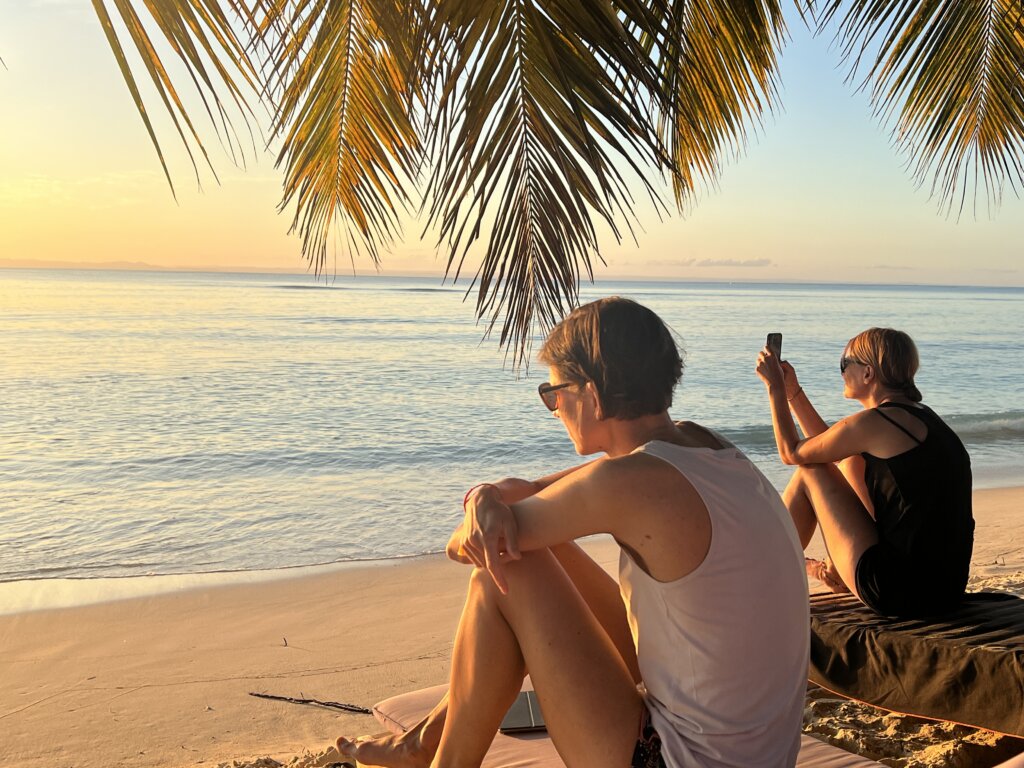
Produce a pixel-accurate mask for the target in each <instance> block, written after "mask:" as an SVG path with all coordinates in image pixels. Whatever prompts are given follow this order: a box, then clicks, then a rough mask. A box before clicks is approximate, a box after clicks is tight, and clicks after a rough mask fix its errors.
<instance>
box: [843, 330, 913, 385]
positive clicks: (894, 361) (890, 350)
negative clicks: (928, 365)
mask: <svg viewBox="0 0 1024 768" xmlns="http://www.w3.org/2000/svg"><path fill="white" fill-rule="evenodd" d="M847 349H848V350H849V356H850V357H852V358H853V359H855V360H857V361H858V362H861V363H863V364H864V365H870V366H871V367H872V368H874V370H875V375H876V376H878V380H879V382H880V383H881V385H882V386H883V387H886V388H887V389H891V390H895V391H896V392H899V393H901V394H902V395H903V396H904V397H906V398H907V399H908V400H911V401H912V402H915V403H919V402H921V390H919V389H918V388H917V385H915V384H914V375H915V374H916V373H917V369H918V367H919V366H920V364H921V360H920V358H919V356H918V354H917V345H916V344H914V340H913V339H912V338H910V336H909V335H908V334H906V333H904V332H903V331H897V330H896V329H894V328H868V329H867V330H866V331H861V332H860V333H858V334H857V335H856V336H854V337H853V338H852V339H850V343H849V344H848V345H847Z"/></svg>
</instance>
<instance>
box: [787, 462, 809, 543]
mask: <svg viewBox="0 0 1024 768" xmlns="http://www.w3.org/2000/svg"><path fill="white" fill-rule="evenodd" d="M782 501H783V503H784V504H785V505H786V509H788V510H789V515H790V517H792V518H793V525H794V526H795V527H796V533H797V535H798V536H799V537H800V547H801V548H803V549H807V545H808V544H810V543H811V538H813V536H814V531H815V529H817V527H818V518H816V517H815V516H814V507H812V506H811V500H810V499H809V498H808V496H807V492H806V490H805V489H804V483H803V478H802V477H801V474H800V467H797V470H796V472H794V473H793V476H792V477H791V478H789V482H788V483H787V484H786V490H784V491H783V492H782Z"/></svg>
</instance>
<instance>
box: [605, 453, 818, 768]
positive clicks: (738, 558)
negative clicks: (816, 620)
mask: <svg viewBox="0 0 1024 768" xmlns="http://www.w3.org/2000/svg"><path fill="white" fill-rule="evenodd" d="M641 451H642V452H644V453H647V454H650V455H651V456H656V457H658V458H659V459H663V460H664V461H666V462H668V463H669V464H671V465H672V466H674V467H676V469H678V470H679V471H680V472H681V473H682V474H683V475H684V476H685V477H686V479H687V480H689V481H690V483H692V484H693V487H694V488H696V490H697V492H698V493H699V494H700V497H701V498H702V499H703V501H704V504H705V506H706V507H707V510H708V515H709V516H710V518H711V547H710V549H709V550H708V553H707V556H706V557H705V558H704V562H702V563H701V564H700V565H699V566H698V567H697V568H696V570H694V571H693V572H691V573H689V574H687V575H686V576H684V577H683V578H681V579H677V580H676V581H672V582H659V581H656V580H655V579H653V578H652V577H651V576H649V575H648V574H647V573H646V572H645V571H644V570H643V569H642V568H641V567H640V566H639V565H637V564H636V563H635V562H634V561H633V559H632V558H631V557H630V556H629V555H628V554H627V553H626V551H625V550H623V552H622V554H621V556H620V559H619V584H620V588H621V590H622V597H623V599H624V600H625V602H626V607H627V609H628V612H629V623H630V628H631V629H632V632H633V643H634V644H635V645H636V652H637V658H638V661H639V664H640V675H641V677H642V679H643V685H642V690H643V693H644V696H645V699H646V703H647V707H648V709H649V710H650V712H651V722H652V724H653V725H654V727H655V728H656V729H657V731H658V735H659V736H660V737H661V742H662V756H663V757H664V760H665V764H666V765H667V766H668V768H698V767H699V768H724V767H725V766H730V768H786V767H791V766H794V765H795V764H796V757H797V752H798V751H799V748H800V726H801V719H802V716H803V707H804V697H805V694H806V690H807V663H808V651H809V644H810V620H809V614H808V598H807V576H806V572H805V568H804V555H803V550H802V549H801V547H800V541H799V539H798V538H797V533H796V529H795V528H794V527H793V523H792V519H791V518H790V515H789V512H788V511H787V509H786V507H785V505H784V504H783V502H782V499H781V498H779V494H778V493H777V492H776V491H775V489H774V488H772V486H771V484H770V483H769V482H768V480H767V479H766V478H765V477H764V475H762V474H761V472H760V471H759V470H758V469H757V468H756V467H755V466H754V465H753V464H752V463H751V462H750V460H749V459H748V458H747V457H746V456H744V455H743V453H742V452H741V451H740V450H738V449H736V448H733V447H728V448H723V449H720V450H716V449H712V448H689V447H684V446H679V445H674V444H672V443H665V442H660V441H658V442H652V443H647V444H646V445H643V446H641V447H640V448H638V449H637V450H636V451H634V452H641Z"/></svg>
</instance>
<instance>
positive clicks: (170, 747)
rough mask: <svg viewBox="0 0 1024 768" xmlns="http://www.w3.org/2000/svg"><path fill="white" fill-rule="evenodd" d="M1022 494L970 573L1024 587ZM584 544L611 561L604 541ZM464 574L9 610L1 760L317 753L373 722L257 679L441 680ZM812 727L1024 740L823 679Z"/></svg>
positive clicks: (213, 761) (255, 766) (880, 740)
mask: <svg viewBox="0 0 1024 768" xmlns="http://www.w3.org/2000/svg"><path fill="white" fill-rule="evenodd" d="M1022 508H1024V488H1010V489H994V490H983V491H979V492H977V493H976V494H975V517H976V519H977V523H978V527H977V533H976V545H975V556H974V563H973V569H972V572H973V576H972V587H984V588H1001V589H1004V590H1007V591H1013V592H1015V593H1016V594H1020V595H1022V596H1024V518H1022V516H1021V514H1020V511H1021V509H1022ZM586 546H587V548H588V549H589V550H590V551H591V553H592V554H593V555H594V556H595V557H596V558H597V559H598V561H599V562H601V564H602V565H604V566H605V567H606V568H609V569H613V568H614V567H615V564H616V562H617V550H616V548H615V546H614V544H613V543H612V542H610V541H606V540H599V541H591V542H588V543H587V545H586ZM819 547H820V545H819ZM811 554H820V550H819V551H818V552H817V553H815V552H813V551H812V552H811ZM466 575H467V572H466V569H465V568H464V567H462V566H458V565H455V564H452V563H449V562H447V561H446V560H444V559H443V558H442V557H440V556H432V557H423V558H416V559H412V560H406V561H389V562H385V563H381V564H374V565H367V566H360V567H353V568H346V569H343V570H338V571H335V572H330V573H322V574H317V575H313V576H303V577H301V578H281V579H277V580H274V581H269V582H264V583H257V584H242V585H227V586H218V587H213V588H203V589H191V590H188V591H182V592H180V593H175V594H165V595H160V596H156V597H148V598H147V597H143V598H133V599H130V600H122V601H118V602H111V603H104V604H99V605H90V606H83V607H77V608H64V609H57V610H46V611H35V612H29V613H19V614H13V615H9V616H0V680H2V681H3V682H2V685H0V734H2V737H0V766H4V768H29V767H31V768H39V767H40V766H55V767H56V766H61V767H62V768H65V767H69V766H74V767H75V768H91V767H92V766H96V768H99V767H100V766H103V767H104V768H107V767H110V768H113V767H116V766H153V767H154V768H156V767H161V768H162V767H164V766H167V767H171V766H219V765H227V766H246V767H247V768H268V767H269V766H274V765H277V764H278V763H281V764H286V765H287V764H291V765H292V766H293V768H298V767H299V766H301V767H302V768H309V767H310V766H314V765H317V764H318V763H319V764H323V763H324V762H325V758H326V755H325V753H324V750H325V748H326V747H327V745H328V744H330V743H331V742H332V741H333V739H334V738H335V737H336V736H338V735H340V734H346V735H349V736H358V735H361V734H364V733H368V732H375V731H378V730H379V727H378V726H377V724H376V722H375V721H374V720H373V719H372V718H371V717H369V716H367V715H360V714H345V713H341V714H339V713H338V712H336V711H333V710H328V709H323V708H318V707H312V706H302V705H296V704H291V703H284V702H276V701H267V700H262V699H257V698H254V697H252V696H249V695H248V694H249V693H250V692H260V693H269V694H275V695H281V696H291V697H298V698H314V699H319V700H322V701H335V702H347V703H352V704H358V705H361V706H367V707H368V706H371V705H372V704H373V703H374V702H376V701H378V700H381V699H384V698H386V697H388V696H391V695H394V694H396V693H399V692H403V691H410V690H413V689H416V688H421V687H424V686H429V685H435V684H438V683H441V682H445V681H446V678H447V671H448V656H449V653H450V650H451V642H452V635H453V631H454V628H455V626H456V623H457V621H458V616H459V613H460V611H461V608H462V599H463V591H464V585H465V579H466ZM993 695H998V692H993ZM805 729H806V730H808V731H809V732H812V733H814V734H817V735H819V736H820V737H822V738H825V739H826V740H828V741H830V742H832V743H834V744H837V745H839V746H842V747H845V748H847V749H850V750H851V751H857V752H859V753H861V754H864V755H866V756H868V757H872V758H874V759H876V760H879V761H881V762H883V763H884V764H886V765H890V766H898V767H899V768H912V767H913V766H951V767H953V768H984V767H985V766H991V765H995V764H997V763H998V762H1000V761H1002V760H1005V759H1007V758H1008V757H1010V756H1011V755H1013V754H1016V753H1019V752H1022V751H1024V740H1020V739H1011V738H1008V737H1000V736H997V735H996V734H992V733H989V732H986V731H976V730H973V729H969V728H964V727H962V726H953V725H951V724H948V723H933V722H929V721H925V720H921V719H919V718H911V717H901V716H894V715H889V714H887V713H884V712H881V711H879V710H875V709H873V708H870V707H865V706H862V705H856V704H852V703H850V702H846V701H842V700H839V699H837V698H835V697H834V696H832V695H831V694H828V693H827V692H825V691H821V690H820V689H812V690H810V691H809V694H808V703H807V709H806V718H805Z"/></svg>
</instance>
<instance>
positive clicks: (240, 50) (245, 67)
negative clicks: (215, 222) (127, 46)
mask: <svg viewBox="0 0 1024 768" xmlns="http://www.w3.org/2000/svg"><path fill="white" fill-rule="evenodd" d="M92 3H93V8H94V10H95V11H96V15H97V17H98V18H99V20H100V24H101V26H102V27H103V30H104V33H105V34H106V37H107V42H108V43H109V44H110V47H111V50H112V51H113V53H114V56H115V58H116V59H117V63H118V66H119V68H120V70H121V75H122V77H123V78H124V80H125V83H126V84H127V86H128V89H129V92H130V93H131V95H132V98H133V100H134V101H135V106H136V108H137V109H138V110H139V115H140V116H141V117H142V120H143V123H144V124H145V126H146V130H147V132H148V133H149V136H150V140H151V141H152V142H153V146H154V148H155V149H156V152H157V155H158V157H159V158H160V163H161V165H162V167H163V169H164V175H165V176H166V177H167V181H168V183H169V184H170V185H171V189H172V191H173V188H174V187H173V183H172V182H171V177H170V172H169V170H168V168H167V163H166V161H165V158H164V155H163V151H162V149H161V148H160V143H159V141H158V139H157V136H156V132H155V130H154V128H153V125H152V122H151V121H150V118H149V114H148V113H147V111H146V107H145V104H144V103H143V99H142V95H141V92H140V90H139V86H138V83H137V81H136V80H135V77H134V75H133V74H132V70H131V66H130V64H129V62H128V60H127V57H126V56H125V52H124V46H123V44H122V42H121V38H120V36H119V34H118V31H117V29H116V28H115V25H114V22H113V17H112V16H111V14H110V12H109V11H108V8H107V6H108V4H109V5H110V6H112V7H113V9H114V10H115V11H116V12H117V15H118V16H119V17H120V19H121V22H122V24H123V27H124V29H125V30H126V31H127V33H128V37H129V39H130V40H131V42H132V43H133V45H134V47H135V49H136V51H137V52H138V53H139V55H140V58H141V60H142V64H143V67H144V69H145V70H146V72H147V74H148V75H149V79H150V82H151V83H152V85H153V87H154V88H155V90H156V92H157V95H158V97H159V98H160V100H161V102H162V103H163V105H164V108H165V109H166V111H167V113H168V115H169V116H170V118H171V121H172V124H173V125H174V128H175V130H176V131H177V133H178V136H179V138H180V139H181V141H182V144H183V145H184V147H185V149H186V151H187V153H188V156H189V159H190V161H191V162H192V166H193V170H194V171H195V173H196V178H197V180H198V178H199V168H198V166H197V164H196V157H195V154H194V152H193V149H192V147H193V145H194V146H195V147H196V149H197V151H198V152H199V154H201V155H202V157H203V159H204V160H205V161H206V165H207V167H208V168H209V169H210V171H211V172H213V165H212V163H211V162H210V159H209V155H208V153H207V150H206V147H205V145H204V144H203V142H202V139H201V137H200V135H199V132H198V130H197V129H196V126H195V125H194V124H193V122H192V119H191V118H190V117H189V114H188V112H187V111H186V109H185V107H184V105H183V103H182V100H181V98H180V97H179V95H178V91H177V89H176V88H175V86H174V83H173V82H172V80H171V77H170V75H169V74H168V70H167V68H166V66H165V64H164V61H163V59H162V57H161V56H160V54H159V52H158V50H157V44H156V43H155V41H154V40H153V39H152V37H151V36H150V34H149V31H148V30H147V26H146V25H145V24H144V23H143V20H142V18H141V17H140V16H139V15H138V13H137V12H136V11H135V8H134V7H133V4H132V3H131V2H130V0H92ZM145 5H146V8H147V11H148V13H149V19H150V20H151V21H152V22H153V25H154V26H155V27H156V30H157V31H159V32H160V33H161V34H162V35H163V37H164V42H165V43H166V44H167V45H168V46H169V47H170V49H171V51H172V52H173V53H174V54H175V56H176V57H177V58H178V59H179V61H180V62H181V63H182V64H184V66H185V68H186V71H187V72H188V73H189V76H190V78H191V80H192V82H193V85H194V86H195V88H196V90H197V92H198V94H199V97H200V99H201V101H202V103H203V106H204V108H205V110H206V112H207V115H208V117H209V118H210V120H211V122H212V123H213V125H214V130H215V132H216V134H217V136H218V137H219V138H220V139H221V141H222V143H226V144H227V146H228V149H229V151H230V152H231V154H232V155H233V156H235V155H236V149H238V150H240V148H241V146H240V143H239V142H238V140H237V135H236V134H235V133H234V129H233V127H232V124H231V121H230V119H229V118H228V114H227V111H226V109H225V104H224V102H223V101H222V99H221V96H220V87H219V86H221V85H222V86H223V87H224V88H226V90H227V93H228V95H229V96H230V100H231V101H232V102H233V103H234V105H235V107H237V108H239V109H240V110H241V111H242V115H243V119H244V120H245V122H246V124H247V125H248V118H247V116H246V113H247V112H248V108H247V106H246V101H245V98H244V95H243V89H251V88H252V87H253V86H254V85H255V81H254V78H253V75H254V70H253V68H252V66H251V64H250V62H249V60H248V57H247V55H246V50H245V45H244V42H243V41H242V40H241V39H240V37H239V35H238V34H237V33H236V32H235V29H234V27H233V26H232V18H234V19H235V20H236V21H237V20H239V19H241V20H246V19H248V18H250V14H249V12H248V10H247V9H246V7H245V5H244V4H243V3H241V2H239V1H238V0H229V1H228V3H227V5H228V7H229V8H230V10H231V11H232V12H233V13H232V16H231V17H229V16H228V15H226V14H225V13H224V10H223V9H222V8H221V3H219V2H217V0H147V1H146V3H145ZM208 62H209V63H210V64H211V65H212V67H213V74H212V75H211V73H210V72H209V70H208V68H207V63H208ZM224 62H230V65H229V64H225V63H224ZM214 175H216V174H215V172H214Z"/></svg>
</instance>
